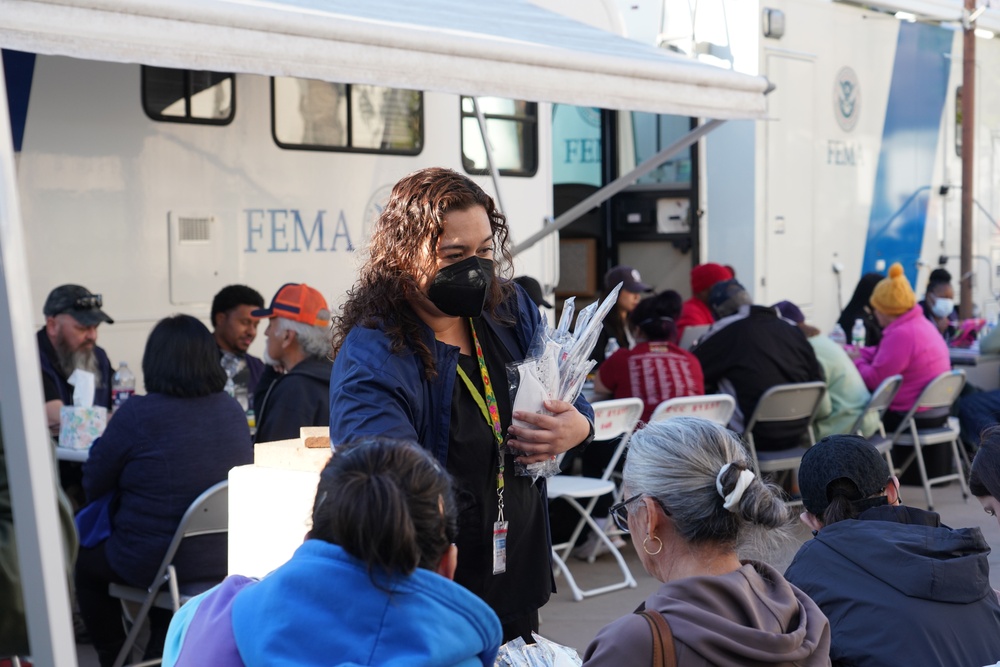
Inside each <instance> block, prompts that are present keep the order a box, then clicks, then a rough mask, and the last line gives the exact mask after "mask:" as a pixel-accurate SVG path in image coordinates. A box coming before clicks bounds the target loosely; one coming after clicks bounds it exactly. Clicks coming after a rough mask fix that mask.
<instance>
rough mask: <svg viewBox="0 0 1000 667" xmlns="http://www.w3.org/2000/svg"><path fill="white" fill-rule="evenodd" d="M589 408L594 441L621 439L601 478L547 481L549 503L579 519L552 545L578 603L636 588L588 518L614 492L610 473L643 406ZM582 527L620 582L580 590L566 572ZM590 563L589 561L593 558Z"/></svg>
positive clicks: (625, 402)
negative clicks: (607, 555) (614, 566)
mask: <svg viewBox="0 0 1000 667" xmlns="http://www.w3.org/2000/svg"><path fill="white" fill-rule="evenodd" d="M592 407H593V408H594V439H595V440H612V439H614V438H617V437H619V436H621V440H620V441H619V442H618V446H617V447H616V448H615V453H614V455H613V456H612V457H611V461H610V462H609V463H608V465H607V466H606V467H605V469H604V474H602V475H601V477H600V478H597V477H577V476H574V475H557V476H555V477H552V478H551V479H549V480H548V494H549V500H554V499H556V498H562V499H563V500H565V501H566V502H567V503H568V504H569V506H570V507H572V508H573V509H574V510H576V513H577V514H578V515H579V516H580V519H579V520H578V521H577V524H576V527H575V528H574V529H573V533H572V534H571V535H570V537H569V539H568V540H567V541H566V542H562V543H561V544H553V545H552V561H553V562H554V563H555V565H556V566H557V567H558V568H559V570H561V571H562V572H563V574H565V575H566V583H567V584H569V587H570V590H571V591H572V592H573V599H574V600H576V601H578V602H579V601H580V600H582V599H584V598H586V597H591V596H594V595H600V594H601V593H609V592H611V591H617V590H620V589H622V588H626V587H627V588H635V587H636V581H635V578H634V577H633V576H632V573H631V572H630V571H629V569H628V565H626V564H625V559H624V558H622V555H621V553H620V552H619V551H618V548H617V547H615V545H614V543H613V542H612V541H611V539H610V538H609V537H608V535H607V533H605V531H603V530H601V527H600V526H598V525H597V523H596V522H595V521H594V519H593V517H591V516H590V513H591V511H593V509H594V506H595V505H596V504H597V500H598V499H599V498H600V497H601V496H603V495H605V494H607V493H614V491H615V483H614V482H612V481H611V473H612V471H614V469H615V466H616V465H618V460H619V459H620V458H621V457H622V454H623V453H624V451H625V447H626V446H627V445H628V439H629V436H631V435H632V431H633V430H635V426H636V424H637V423H638V422H639V417H640V416H642V408H643V404H642V400H641V399H638V398H619V399H614V400H610V401H600V402H597V403H594V404H593V406H592ZM584 500H585V501H587V505H586V506H583V505H581V504H580V501H584ZM584 526H589V527H590V529H591V530H592V531H594V534H595V535H597V538H598V539H599V540H600V541H601V542H603V543H604V545H605V546H606V547H607V548H608V550H609V551H610V552H611V555H612V556H614V558H615V561H617V563H618V568H619V569H620V570H621V572H622V576H623V579H622V581H620V582H617V583H614V584H610V585H608V586H599V587H597V588H591V589H588V590H583V589H581V588H580V587H579V586H578V585H577V583H576V579H574V578H573V573H572V572H570V570H569V565H567V560H568V559H569V553H570V551H572V549H573V546H574V545H575V544H576V540H577V538H578V537H580V533H582V532H583V528H584ZM590 560H591V561H592V560H593V559H590Z"/></svg>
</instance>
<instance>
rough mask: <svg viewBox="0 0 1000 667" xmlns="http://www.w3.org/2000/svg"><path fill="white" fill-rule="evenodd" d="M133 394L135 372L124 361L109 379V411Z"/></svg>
mask: <svg viewBox="0 0 1000 667" xmlns="http://www.w3.org/2000/svg"><path fill="white" fill-rule="evenodd" d="M133 394H135V374H133V373H132V371H131V370H130V369H129V367H128V364H127V363H125V362H124V361H123V362H121V365H119V366H118V370H116V371H115V374H114V377H113V378H112V379H111V411H112V412H114V411H116V410H117V409H118V408H120V407H121V406H122V403H124V402H125V401H127V400H128V399H129V398H130V397H131V396H132V395H133Z"/></svg>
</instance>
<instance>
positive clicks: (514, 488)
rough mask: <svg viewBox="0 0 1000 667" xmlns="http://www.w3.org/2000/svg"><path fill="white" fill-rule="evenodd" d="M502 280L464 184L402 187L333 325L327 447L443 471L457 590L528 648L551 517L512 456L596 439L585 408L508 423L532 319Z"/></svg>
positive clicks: (503, 269) (530, 457)
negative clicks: (404, 458) (351, 445)
mask: <svg viewBox="0 0 1000 667" xmlns="http://www.w3.org/2000/svg"><path fill="white" fill-rule="evenodd" d="M511 273H512V271H511V255H510V250H509V248H508V230H507V221H506V218H505V217H504V216H503V214H502V213H500V212H499V211H498V210H497V209H496V206H495V205H494V203H493V200H492V198H490V196H489V195H487V194H486V193H485V192H484V191H483V190H482V189H481V188H480V187H479V186H478V185H476V184H475V183H474V182H473V181H472V180H470V179H469V178H467V177H465V176H462V175H460V174H458V173H456V172H454V171H451V170H449V169H440V168H430V169H424V170H421V171H418V172H415V173H413V174H410V175H409V176H406V177H405V178H403V179H402V180H401V181H399V182H398V183H397V184H396V185H395V187H394V188H393V190H392V194H391V195H390V198H389V203H388V204H387V205H386V207H385V209H383V211H382V214H381V215H380V216H379V218H378V220H377V221H376V223H375V225H374V228H373V230H372V238H371V244H370V249H369V256H368V258H367V260H366V261H365V263H364V265H363V266H362V268H361V271H360V275H359V278H358V281H357V282H356V283H355V285H354V287H353V288H352V289H351V290H350V291H349V292H348V295H347V302H346V303H345V305H344V307H343V310H342V312H341V315H340V316H339V317H338V318H335V321H334V355H335V359H334V366H333V375H332V377H331V381H330V438H331V441H332V442H333V443H334V444H337V443H342V442H348V441H350V440H353V439H355V438H357V437H360V436H365V435H381V436H385V437H391V438H399V439H408V440H415V441H417V442H419V443H421V445H422V446H423V447H425V448H426V449H427V450H429V451H430V452H431V454H432V455H433V456H434V457H435V458H436V459H437V460H438V461H439V462H440V463H441V464H442V465H444V466H445V467H446V468H447V470H448V471H449V472H450V473H451V474H452V476H453V477H454V478H455V492H456V497H457V501H458V509H459V533H458V534H459V537H458V540H457V544H458V547H459V551H460V553H461V554H462V557H461V559H460V562H459V564H458V569H457V570H456V572H455V581H457V582H458V583H460V584H462V585H463V586H465V587H466V588H468V589H469V590H471V591H472V592H473V593H475V594H476V595H478V596H479V597H481V598H482V599H483V600H485V601H486V602H487V603H488V604H489V605H490V606H491V607H492V608H493V610H494V611H496V613H497V615H498V616H499V617H500V621H501V623H502V624H503V631H504V641H508V640H510V639H512V638H514V637H519V636H520V637H524V638H525V639H526V640H527V641H530V640H531V632H532V631H534V630H537V628H538V609H539V608H540V607H541V606H542V605H543V604H545V603H546V602H547V601H548V598H549V595H550V593H551V592H552V590H553V580H552V569H551V566H550V560H549V558H550V548H549V544H550V537H549V526H548V515H547V509H546V495H545V484H544V483H541V482H540V483H538V484H532V483H531V479H530V478H529V477H520V476H516V475H515V474H514V462H515V456H516V455H515V454H514V453H513V452H512V450H518V451H519V452H522V453H523V454H520V455H517V456H516V460H517V461H518V462H520V463H533V462H536V461H544V460H546V459H550V458H554V457H555V456H556V455H557V454H560V453H562V452H565V451H567V450H569V449H571V448H573V447H575V446H577V445H578V444H580V443H582V442H584V441H586V440H588V438H591V437H592V436H593V424H592V421H591V420H592V419H593V412H592V411H591V409H590V406H589V405H587V403H586V401H585V400H583V399H580V400H578V402H577V404H576V405H575V406H574V405H572V404H569V403H565V402H563V401H546V403H545V408H546V409H547V410H548V412H549V413H550V414H545V415H541V414H522V413H520V412H519V413H516V414H512V406H511V398H510V395H509V393H508V391H507V388H506V386H507V381H506V378H507V376H506V365H507V364H509V363H511V362H515V361H520V360H522V359H524V357H525V356H526V354H527V351H528V347H529V345H530V343H531V341H532V339H533V337H534V336H535V333H536V330H537V329H538V327H539V326H540V318H539V315H538V309H537V308H536V307H535V305H534V304H533V303H532V301H531V299H530V298H529V297H528V295H527V293H525V292H524V290H523V289H521V288H520V287H518V286H516V285H515V284H514V283H513V282H512V281H511V280H509V277H510V275H511ZM512 417H516V418H517V419H518V420H521V421H523V422H525V423H527V424H530V425H531V427H532V428H530V429H529V428H522V427H517V426H512V425H511V419H512Z"/></svg>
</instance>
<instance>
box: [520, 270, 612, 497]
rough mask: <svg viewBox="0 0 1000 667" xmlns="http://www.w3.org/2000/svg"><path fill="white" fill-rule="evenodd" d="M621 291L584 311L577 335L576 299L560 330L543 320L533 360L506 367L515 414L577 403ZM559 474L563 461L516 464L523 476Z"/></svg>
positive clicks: (531, 354) (531, 353)
mask: <svg viewBox="0 0 1000 667" xmlns="http://www.w3.org/2000/svg"><path fill="white" fill-rule="evenodd" d="M621 288H622V284H621V283H619V284H618V285H617V286H616V287H615V288H614V289H613V290H611V292H610V293H609V294H608V295H607V296H606V297H604V300H603V301H602V302H600V304H598V303H596V302H595V303H592V304H590V305H589V306H587V307H586V308H584V309H583V310H581V311H580V314H579V315H578V316H577V318H576V326H575V327H574V328H573V331H572V332H570V325H571V324H572V320H573V314H574V311H575V307H576V304H575V300H574V299H573V298H570V299H567V300H566V303H565V304H563V312H562V316H561V317H560V318H559V325H558V326H557V327H555V328H552V327H550V326H549V325H548V323H547V322H543V325H542V326H541V327H539V331H538V333H537V334H536V336H535V340H534V341H532V343H531V348H530V349H529V351H528V357H527V358H526V359H525V360H524V361H519V362H516V363H513V364H508V365H507V378H508V380H509V381H510V391H511V397H512V403H513V409H514V411H515V412H534V413H537V414H550V413H549V412H548V411H547V410H546V409H545V408H544V407H543V404H544V402H545V401H546V400H548V399H558V400H560V401H566V402H567V403H572V402H573V401H575V400H576V399H577V397H578V396H579V395H580V392H581V391H582V390H583V383H584V382H586V380H587V375H588V374H589V373H590V371H592V370H593V369H594V366H596V365H597V362H595V361H593V360H592V359H591V358H590V353H591V352H592V351H593V350H594V346H595V345H597V339H598V338H599V337H600V335H601V327H602V326H603V325H604V317H605V316H606V315H607V314H608V313H609V312H610V311H611V309H612V308H614V306H615V304H616V303H617V302H618V293H619V292H620V291H621ZM514 425H515V426H520V427H524V428H532V427H531V425H530V424H526V423H525V422H522V421H518V420H514ZM558 472H559V462H558V461H540V462H538V463H531V464H528V465H526V466H525V465H521V464H518V465H517V474H518V475H522V476H530V477H533V478H535V479H538V478H539V477H551V476H553V475H555V474H558Z"/></svg>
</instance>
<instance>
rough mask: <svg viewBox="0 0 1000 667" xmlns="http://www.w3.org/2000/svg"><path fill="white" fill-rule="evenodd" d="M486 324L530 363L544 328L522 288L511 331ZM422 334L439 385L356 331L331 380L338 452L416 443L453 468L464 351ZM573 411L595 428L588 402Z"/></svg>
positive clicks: (411, 361)
mask: <svg viewBox="0 0 1000 667" xmlns="http://www.w3.org/2000/svg"><path fill="white" fill-rule="evenodd" d="M483 320H484V321H485V322H486V324H487V325H488V326H489V327H490V328H491V329H492V330H493V332H494V333H495V334H496V336H497V337H498V338H499V339H500V340H501V341H502V342H503V344H504V345H505V346H506V348H507V351H508V352H509V353H510V356H511V358H512V359H524V358H525V356H526V355H527V352H528V348H529V347H530V345H531V341H532V339H533V337H534V336H535V332H536V331H537V329H538V327H539V326H540V324H541V317H540V316H539V314H538V307H537V306H535V304H534V303H533V302H532V301H531V299H530V298H529V297H528V295H527V293H526V292H525V291H524V290H523V289H521V287H520V286H517V318H516V322H515V324H514V326H513V327H507V326H502V325H500V324H498V323H497V322H496V321H494V320H493V318H491V317H490V316H489V314H488V313H486V312H484V313H483ZM422 330H423V335H424V340H425V342H426V343H427V345H428V346H430V349H432V350H433V351H434V361H435V364H436V368H437V373H438V374H437V378H436V379H434V380H427V379H426V378H425V377H424V365H423V363H422V362H421V361H420V357H419V356H417V355H416V354H412V353H407V354H403V355H398V354H393V352H392V351H391V350H390V349H389V344H390V343H389V339H388V338H387V337H386V336H385V334H383V333H382V331H381V330H378V329H366V328H364V327H355V328H354V329H352V330H351V332H350V333H349V334H348V335H347V339H346V340H345V341H344V344H343V346H342V347H341V348H340V353H339V354H338V355H337V358H336V360H335V361H334V364H333V375H332V377H331V379H330V441H331V442H332V443H333V444H334V445H336V444H337V443H342V442H347V441H349V440H351V439H355V438H357V437H359V436H365V435H380V436H385V437H389V438H398V439H406V440H415V441H417V442H419V443H420V444H421V445H423V447H424V448H425V449H427V450H429V451H430V452H431V453H432V454H433V455H434V456H435V457H436V458H437V460H438V461H439V462H440V463H441V465H447V462H448V435H449V424H450V422H451V399H452V395H453V389H454V386H455V378H456V373H457V372H456V370H455V369H456V367H457V366H458V354H459V350H458V348H457V347H455V346H454V345H446V344H444V343H441V342H439V341H437V340H436V339H435V338H434V332H433V331H431V329H430V327H427V326H423V328H422ZM498 384H499V383H498ZM575 405H576V409H577V410H579V411H580V412H581V413H583V414H584V415H585V416H586V417H587V419H589V420H591V421H593V420H594V411H593V409H592V408H591V407H590V404H589V403H587V400H586V399H585V398H583V396H582V395H581V396H580V397H579V398H578V399H577V400H576V404H575Z"/></svg>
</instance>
